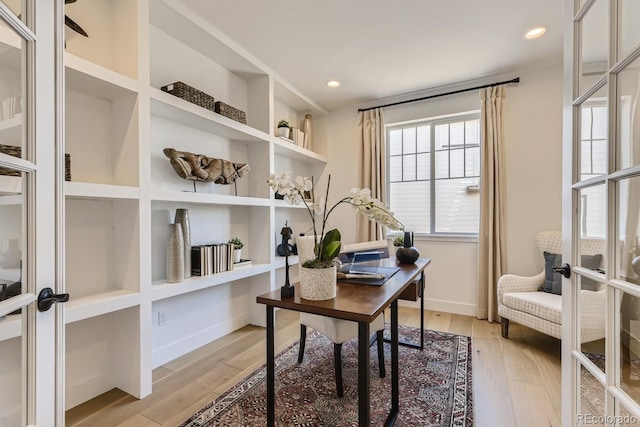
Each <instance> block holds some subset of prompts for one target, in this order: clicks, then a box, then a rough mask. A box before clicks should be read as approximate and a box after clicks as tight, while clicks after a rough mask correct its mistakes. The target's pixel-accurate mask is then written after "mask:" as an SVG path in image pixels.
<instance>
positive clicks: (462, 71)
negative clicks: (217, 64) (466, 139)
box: [178, 0, 564, 110]
mask: <svg viewBox="0 0 640 427" xmlns="http://www.w3.org/2000/svg"><path fill="white" fill-rule="evenodd" d="M178 1H179V2H181V3H183V4H184V5H186V6H187V7H189V8H191V9H192V10H194V11H195V12H197V13H198V14H199V15H200V16H202V17H203V18H204V19H206V20H208V21H209V22H210V23H211V24H212V25H213V26H215V27H216V28H218V29H219V30H220V31H222V32H223V33H225V34H226V35H227V36H229V38H231V39H232V40H233V41H235V42H236V43H238V44H239V45H240V46H242V47H243V48H245V49H246V50H247V51H249V52H250V53H251V54H252V55H254V56H255V57H256V58H257V59H259V60H260V61H262V62H263V63H264V64H266V65H267V66H268V67H270V68H271V69H272V70H274V71H275V72H276V73H278V74H279V75H280V76H282V77H283V78H284V79H285V80H287V81H288V82H289V83H291V84H292V85H293V86H295V87H296V88H297V89H298V90H300V91H301V92H302V93H304V94H305V95H306V96H308V97H309V98H311V99H312V100H314V101H315V102H317V103H318V104H320V105H321V106H323V107H324V108H326V109H328V110H334V109H338V108H343V107H346V106H352V105H357V104H363V103H366V102H367V101H372V100H376V99H382V98H388V97H392V96H396V95H402V94H406V93H410V92H417V91H422V90H426V89H432V88H437V87H439V86H447V85H452V84H458V83H462V82H465V81H472V80H477V79H481V78H484V77H487V76H492V75H499V74H504V73H509V72H515V71H518V70H521V69H523V68H528V67H537V66H544V65H548V64H552V63H555V64H557V63H560V62H561V61H562V45H563V8H564V1H563V0H445V1H443V0H322V1H319V0H269V1H265V0H233V1H228V0H178ZM536 25H546V26H548V27H549V29H548V31H547V33H546V34H545V35H544V36H543V37H541V38H539V39H535V40H526V39H524V37H523V34H524V33H525V32H526V31H527V30H529V29H530V28H532V27H534V26H536ZM333 79H335V80H339V81H340V82H341V86H340V87H339V88H337V89H330V88H328V87H327V86H326V82H327V81H328V80H333Z"/></svg>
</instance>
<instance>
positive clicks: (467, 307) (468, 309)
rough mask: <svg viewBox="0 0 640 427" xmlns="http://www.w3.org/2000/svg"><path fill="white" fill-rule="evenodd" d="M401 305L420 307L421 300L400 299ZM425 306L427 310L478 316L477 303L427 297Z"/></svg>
mask: <svg viewBox="0 0 640 427" xmlns="http://www.w3.org/2000/svg"><path fill="white" fill-rule="evenodd" d="M399 302H400V305H401V306H403V307H413V308H418V309H419V308H420V300H418V301H405V300H399ZM424 308H425V309H427V310H433V311H441V312H444V313H453V314H462V315H464V316H473V317H475V316H476V305H475V304H465V303H460V302H452V301H442V300H436V299H429V298H425V300H424Z"/></svg>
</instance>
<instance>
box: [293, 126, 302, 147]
mask: <svg viewBox="0 0 640 427" xmlns="http://www.w3.org/2000/svg"><path fill="white" fill-rule="evenodd" d="M291 139H292V140H293V141H292V142H293V143H294V144H296V145H297V146H298V147H302V146H303V145H304V139H305V134H304V132H303V131H302V130H300V129H297V128H292V129H291Z"/></svg>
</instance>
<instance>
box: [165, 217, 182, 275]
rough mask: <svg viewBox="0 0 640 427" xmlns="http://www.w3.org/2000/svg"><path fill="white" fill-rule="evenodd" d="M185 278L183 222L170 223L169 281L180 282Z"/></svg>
mask: <svg viewBox="0 0 640 427" xmlns="http://www.w3.org/2000/svg"><path fill="white" fill-rule="evenodd" d="M183 280H184V239H183V237H182V225H181V224H169V241H168V243H167V282H168V283H178V282H182V281H183Z"/></svg>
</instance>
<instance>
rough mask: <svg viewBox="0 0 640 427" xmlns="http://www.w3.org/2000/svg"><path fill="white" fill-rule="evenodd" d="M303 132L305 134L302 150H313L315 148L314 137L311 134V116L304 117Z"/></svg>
mask: <svg viewBox="0 0 640 427" xmlns="http://www.w3.org/2000/svg"><path fill="white" fill-rule="evenodd" d="M302 132H304V141H303V144H302V148H306V149H307V150H311V147H313V139H312V138H313V137H312V133H311V114H305V115H304V121H303V122H302Z"/></svg>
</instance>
